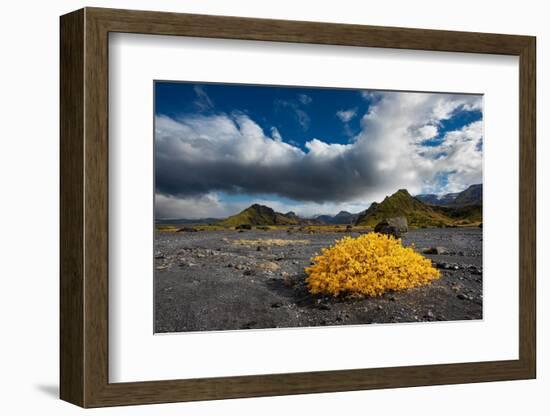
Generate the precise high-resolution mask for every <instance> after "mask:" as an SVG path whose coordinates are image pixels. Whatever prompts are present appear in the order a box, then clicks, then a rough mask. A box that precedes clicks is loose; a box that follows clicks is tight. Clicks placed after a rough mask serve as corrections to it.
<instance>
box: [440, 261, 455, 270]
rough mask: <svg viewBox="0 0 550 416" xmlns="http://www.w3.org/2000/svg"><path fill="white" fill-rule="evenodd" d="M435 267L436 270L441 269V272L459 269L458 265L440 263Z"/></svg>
mask: <svg viewBox="0 0 550 416" xmlns="http://www.w3.org/2000/svg"><path fill="white" fill-rule="evenodd" d="M435 267H437V268H438V269H443V270H459V269H460V266H459V265H458V264H452V263H441V262H437V263H435Z"/></svg>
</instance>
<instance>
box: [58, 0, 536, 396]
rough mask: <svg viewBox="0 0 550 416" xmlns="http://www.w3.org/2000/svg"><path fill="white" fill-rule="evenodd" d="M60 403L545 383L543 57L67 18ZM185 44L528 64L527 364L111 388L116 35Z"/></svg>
mask: <svg viewBox="0 0 550 416" xmlns="http://www.w3.org/2000/svg"><path fill="white" fill-rule="evenodd" d="M60 23H61V25H60V28H61V44H60V46H61V51H60V53H61V62H60V63H61V91H60V94H61V95H60V101H61V103H60V105H61V120H60V126H61V127H60V128H61V155H60V159H61V179H60V186H61V200H60V203H61V218H60V220H61V229H60V232H61V243H60V253H61V256H60V261H61V267H60V278H61V283H60V296H61V302H60V309H61V313H60V342H61V347H60V359H61V365H60V378H61V380H60V384H61V386H60V396H61V398H62V399H63V400H66V401H68V402H71V403H74V404H77V405H79V406H82V407H100V406H114V405H130V404H145V403H162V402H177V401H191V400H212V399H225V398H237V397H256V396H271V395H286V394H301V393H321V392H337V391H351V390H363V389H378V388H396V387H409V386H423V385H439V384H454V383H474V382H486V381H498V380H519V379H529V378H535V376H536V333H535V330H536V328H535V319H536V318H535V311H536V307H535V281H536V278H535V252H536V250H535V249H536V241H535V231H536V227H535V224H536V208H535V202H536V194H535V192H536V191H535V188H536V178H535V159H536V158H535V154H536V150H535V127H536V118H535V110H536V108H535V107H536V96H535V94H536V90H535V82H536V81H535V74H536V71H535V62H536V58H535V52H536V46H535V45H536V43H535V42H536V39H535V38H534V37H530V36H516V35H499V34H486V33H469V32H451V31H436V30H422V29H403V28H392V27H377V26H360V25H343V24H327V23H314V22H296V21H284V20H265V19H251V18H240V17H223V16H206V15H190V14H176V13H161V12H147V11H131V10H114V9H99V8H85V9H81V10H78V11H75V12H72V13H69V14H67V15H64V16H62V17H61V21H60ZM109 32H126V33H144V34H154V35H180V36H194V37H206V38H227V39H247V40H262V41H280V42H299V43H311V44H331V45H347V46H369V47H384V48H400V49H418V50H431V51H450V52H471V53H484V54H503V55H516V56H519V65H520V80H519V81H520V103H519V104H520V105H519V108H518V111H519V114H520V129H519V133H520V141H519V154H520V186H519V195H520V207H519V208H520V215H519V218H520V220H519V221H520V223H519V227H520V253H519V256H520V257H519V259H520V265H519V270H518V273H519V310H520V313H519V339H520V342H519V359H518V360H510V361H492V362H473V363H462V364H444V365H421V366H407V367H391V368H370V369H356V370H338V371H323V372H309V373H290V374H267V375H255V376H239V377H222V378H205V379H186V380H169V381H146V382H136V383H109V380H108V359H109V358H108V221H109V218H108V204H107V197H108V180H107V178H108V157H107V156H108V155H107V151H108V128H107V123H108V34H109Z"/></svg>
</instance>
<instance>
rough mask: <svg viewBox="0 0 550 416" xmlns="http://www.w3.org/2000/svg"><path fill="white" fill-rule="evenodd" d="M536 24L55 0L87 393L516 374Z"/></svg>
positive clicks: (68, 292)
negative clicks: (438, 22)
mask: <svg viewBox="0 0 550 416" xmlns="http://www.w3.org/2000/svg"><path fill="white" fill-rule="evenodd" d="M535 113H536V97H535V38H533V37H529V36H517V35H498V34H484V33H466V32H450V31H434V30H421V29H403V28H389V27H374V26H360V25H341V24H325V23H313V22H295V21H280V20H263V19H250V18H239V17H225V16H204V15H188V14H175V13H159V12H146V11H128V10H113V9H98V8H85V9H82V10H78V11H75V12H73V13H70V14H67V15H65V16H62V17H61V305H60V322H61V352H60V355H61V369H60V370H61V389H60V395H61V398H62V399H63V400H66V401H69V402H71V403H74V404H77V405H80V406H83V407H101V406H114V405H127V404H146V403H162V402H176V401H189V400H211V399H223V398H237V397H257V396H267V395H286V394H300V393H318V392H336V391H349V390H361V389H375V388H397V387H408V386H420V385H436V384H454V383H471V382H484V381H499V380H515V379H528V378H534V377H535V375H536V334H535V243H536V238H535V219H536V212H535V198H536V194H535V160H536V157H535V156H536V153H535Z"/></svg>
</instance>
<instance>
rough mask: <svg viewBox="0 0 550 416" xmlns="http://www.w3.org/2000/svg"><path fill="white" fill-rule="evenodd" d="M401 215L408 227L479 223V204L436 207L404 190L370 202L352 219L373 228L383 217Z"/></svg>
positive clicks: (357, 223) (358, 223)
mask: <svg viewBox="0 0 550 416" xmlns="http://www.w3.org/2000/svg"><path fill="white" fill-rule="evenodd" d="M392 217H405V218H407V222H408V224H409V226H412V227H443V226H450V225H468V224H475V223H478V222H481V205H468V206H461V207H439V206H432V205H428V204H425V203H423V202H422V201H420V200H419V199H417V198H414V197H412V196H411V195H410V194H409V192H408V191H407V190H406V189H400V190H399V191H397V192H396V193H394V194H393V195H391V196H387V197H386V198H385V199H384V200H383V201H382V202H381V203H376V202H375V203H373V204H372V205H371V206H370V207H369V208H368V209H367V210H366V211H364V212H363V213H362V214H361V215H360V216H359V217H358V218H357V221H356V225H363V226H370V227H374V226H375V225H376V224H377V223H378V222H380V221H382V220H383V219H386V218H392Z"/></svg>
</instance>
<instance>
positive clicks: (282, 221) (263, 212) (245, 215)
mask: <svg viewBox="0 0 550 416" xmlns="http://www.w3.org/2000/svg"><path fill="white" fill-rule="evenodd" d="M298 223H299V219H298V217H295V216H288V217H287V216H286V215H284V214H281V213H280V212H275V211H274V210H273V209H271V208H269V207H266V206H265V205H259V204H254V205H252V206H250V207H248V208H247V209H245V210H244V211H241V212H239V213H238V214H236V215H233V216H231V217H228V218H226V219H225V220H223V221H220V222H219V223H218V225H222V226H226V227H236V226H238V225H241V224H250V225H297V224H298Z"/></svg>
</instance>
